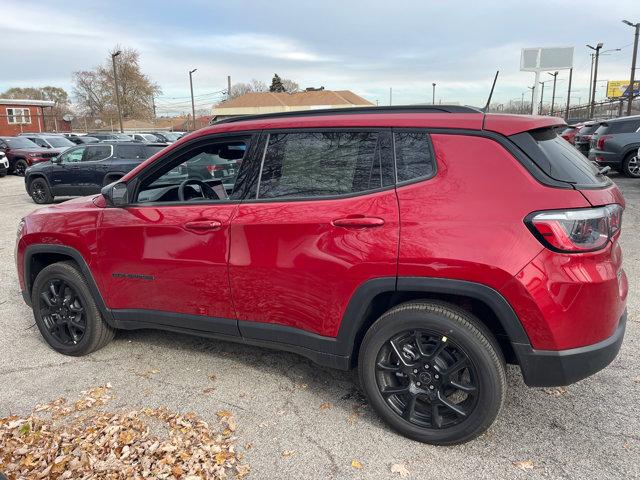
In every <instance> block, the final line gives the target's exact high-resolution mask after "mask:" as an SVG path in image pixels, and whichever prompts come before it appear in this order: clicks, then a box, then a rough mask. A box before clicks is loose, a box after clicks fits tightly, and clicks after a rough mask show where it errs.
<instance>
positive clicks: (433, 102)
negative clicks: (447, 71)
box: [431, 82, 436, 105]
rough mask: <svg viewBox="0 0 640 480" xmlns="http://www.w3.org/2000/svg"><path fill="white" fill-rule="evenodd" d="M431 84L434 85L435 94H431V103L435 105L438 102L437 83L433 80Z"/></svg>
mask: <svg viewBox="0 0 640 480" xmlns="http://www.w3.org/2000/svg"><path fill="white" fill-rule="evenodd" d="M431 85H432V86H433V94H432V96H431V105H435V104H436V83H435V82H433V83H432V84H431Z"/></svg>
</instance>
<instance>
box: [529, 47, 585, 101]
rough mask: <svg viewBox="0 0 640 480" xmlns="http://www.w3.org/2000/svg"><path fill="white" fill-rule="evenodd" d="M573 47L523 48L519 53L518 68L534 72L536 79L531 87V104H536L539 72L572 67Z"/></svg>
mask: <svg viewBox="0 0 640 480" xmlns="http://www.w3.org/2000/svg"><path fill="white" fill-rule="evenodd" d="M573 50H574V47H550V48H547V47H537V48H523V49H522V52H521V54H520V70H521V71H523V72H535V74H536V79H535V83H534V87H533V88H534V89H533V99H532V102H533V105H534V106H536V108H537V105H538V89H539V85H540V72H550V71H554V70H566V69H568V68H573Z"/></svg>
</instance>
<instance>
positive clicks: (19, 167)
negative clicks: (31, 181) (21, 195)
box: [13, 158, 29, 177]
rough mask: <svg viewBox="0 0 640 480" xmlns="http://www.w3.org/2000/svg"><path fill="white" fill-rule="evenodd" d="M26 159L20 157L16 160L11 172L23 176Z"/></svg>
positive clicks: (25, 168)
mask: <svg viewBox="0 0 640 480" xmlns="http://www.w3.org/2000/svg"><path fill="white" fill-rule="evenodd" d="M28 166H29V165H27V161H26V160H24V159H22V158H20V159H18V160H16V163H14V164H13V174H14V175H18V176H20V177H24V172H25V171H26V170H27V167H28Z"/></svg>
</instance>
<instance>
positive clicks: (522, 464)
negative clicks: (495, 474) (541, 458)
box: [513, 460, 533, 471]
mask: <svg viewBox="0 0 640 480" xmlns="http://www.w3.org/2000/svg"><path fill="white" fill-rule="evenodd" d="M513 465H514V466H516V467H517V468H519V469H520V470H524V471H527V470H533V460H520V461H518V462H513Z"/></svg>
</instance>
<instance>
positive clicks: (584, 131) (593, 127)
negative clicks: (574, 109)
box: [578, 123, 600, 135]
mask: <svg viewBox="0 0 640 480" xmlns="http://www.w3.org/2000/svg"><path fill="white" fill-rule="evenodd" d="M599 126H600V124H599V123H596V124H594V125H585V126H584V127H582V128H581V129H580V130H579V131H578V135H591V134H592V133H593V132H595V131H596V130H597V129H598V127H599Z"/></svg>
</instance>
